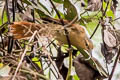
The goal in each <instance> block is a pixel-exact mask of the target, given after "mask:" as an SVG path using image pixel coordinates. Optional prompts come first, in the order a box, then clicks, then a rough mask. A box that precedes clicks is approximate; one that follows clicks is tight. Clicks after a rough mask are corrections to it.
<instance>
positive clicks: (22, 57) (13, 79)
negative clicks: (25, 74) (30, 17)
mask: <svg viewBox="0 0 120 80" xmlns="http://www.w3.org/2000/svg"><path fill="white" fill-rule="evenodd" d="M36 33H37V31H35V32H34V33H33V35H32V37H31V38H30V40H29V41H28V44H29V43H30V42H31V41H32V39H33V38H34V36H35V35H36ZM27 49H28V47H25V50H24V52H23V54H22V56H21V60H20V62H19V64H18V66H17V68H16V71H15V73H14V75H13V78H12V80H15V77H16V75H17V72H18V70H19V68H20V66H21V64H22V61H23V59H24V56H25V54H26V52H27Z"/></svg>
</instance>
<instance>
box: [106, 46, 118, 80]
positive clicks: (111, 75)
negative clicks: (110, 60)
mask: <svg viewBox="0 0 120 80" xmlns="http://www.w3.org/2000/svg"><path fill="white" fill-rule="evenodd" d="M119 56H120V47H119V51H118V54H117V56H116V59H115V62H114V65H113V69H112V72H111V74H110V76H109V79H108V80H112V77H113V73H114V71H115V68H116V66H117V61H118V59H119Z"/></svg>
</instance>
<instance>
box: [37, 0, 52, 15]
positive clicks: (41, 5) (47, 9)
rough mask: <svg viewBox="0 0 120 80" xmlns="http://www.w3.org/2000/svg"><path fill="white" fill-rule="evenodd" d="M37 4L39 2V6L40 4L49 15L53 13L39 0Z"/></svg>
mask: <svg viewBox="0 0 120 80" xmlns="http://www.w3.org/2000/svg"><path fill="white" fill-rule="evenodd" d="M37 2H38V4H39V5H40V6H42V7H43V9H45V10H46V11H47V12H48V13H49V14H51V13H50V12H49V10H48V9H47V8H46V7H45V6H44V5H43V4H42V3H40V2H39V0H37Z"/></svg>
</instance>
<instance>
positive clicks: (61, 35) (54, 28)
mask: <svg viewBox="0 0 120 80" xmlns="http://www.w3.org/2000/svg"><path fill="white" fill-rule="evenodd" d="M9 29H10V31H9V33H10V34H12V35H13V37H14V39H28V38H30V37H31V36H32V34H33V33H34V31H36V30H37V32H38V33H39V35H40V36H49V37H52V38H54V39H55V40H57V41H58V42H59V44H60V45H62V44H68V42H67V38H66V35H65V30H64V26H63V25H61V24H55V23H52V22H48V23H40V24H37V23H32V22H27V21H18V22H13V23H12V24H10V25H9ZM66 30H67V31H68V36H69V40H70V43H71V45H73V46H75V47H76V48H77V49H79V48H82V49H84V50H88V51H89V50H92V49H93V43H92V41H91V40H90V39H89V37H88V35H87V33H86V30H85V28H84V27H83V26H81V25H79V24H77V23H74V24H71V25H70V26H68V27H66Z"/></svg>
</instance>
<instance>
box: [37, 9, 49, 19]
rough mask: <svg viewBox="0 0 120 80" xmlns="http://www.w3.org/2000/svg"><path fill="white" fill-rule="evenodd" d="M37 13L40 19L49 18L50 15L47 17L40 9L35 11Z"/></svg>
mask: <svg viewBox="0 0 120 80" xmlns="http://www.w3.org/2000/svg"><path fill="white" fill-rule="evenodd" d="M35 11H36V12H37V13H38V15H39V17H49V16H48V15H46V14H45V13H44V12H42V11H41V10H39V9H35Z"/></svg>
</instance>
